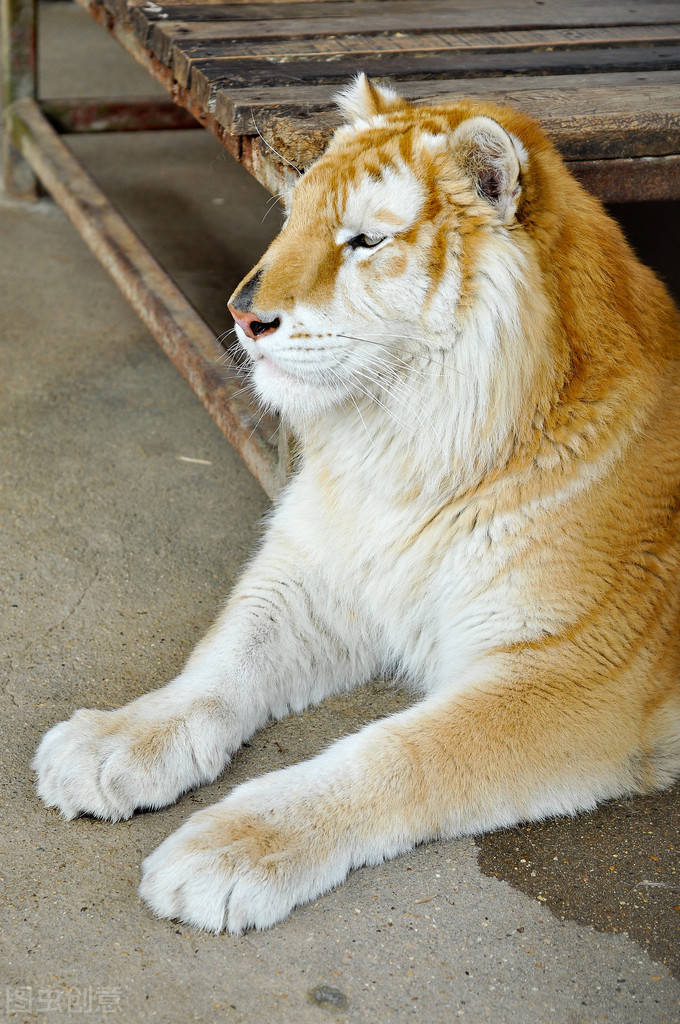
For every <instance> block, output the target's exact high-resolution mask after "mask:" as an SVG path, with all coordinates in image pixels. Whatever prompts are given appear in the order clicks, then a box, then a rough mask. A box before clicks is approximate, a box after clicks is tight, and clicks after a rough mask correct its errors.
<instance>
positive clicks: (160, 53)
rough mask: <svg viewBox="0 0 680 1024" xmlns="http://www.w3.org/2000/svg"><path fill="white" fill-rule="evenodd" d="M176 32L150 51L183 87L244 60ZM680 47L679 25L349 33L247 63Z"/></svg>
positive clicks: (280, 43)
mask: <svg viewBox="0 0 680 1024" xmlns="http://www.w3.org/2000/svg"><path fill="white" fill-rule="evenodd" d="M180 29H186V30H187V31H190V27H189V26H188V25H187V24H186V22H179V23H178V22H172V23H170V24H166V23H158V24H157V25H155V26H154V30H153V32H152V34H151V38H150V39H149V41H148V44H147V45H148V47H149V49H150V50H151V52H152V53H153V54H154V56H156V57H158V59H159V60H160V61H162V62H163V63H164V64H167V65H168V66H171V67H172V68H173V71H174V73H175V77H176V78H177V81H178V82H181V84H182V85H187V84H188V82H189V78H190V72H191V67H192V64H193V63H194V62H195V61H197V60H198V61H200V60H205V59H207V58H219V59H220V60H222V61H230V60H231V61H233V60H242V59H243V57H244V52H243V50H244V47H243V42H242V41H241V40H230V39H221V40H219V41H216V40H212V39H211V40H207V41H197V37H196V35H195V34H194V33H191V35H190V36H185V35H183V34H182V33H181V32H180ZM678 41H680V24H676V25H672V24H671V25H649V26H646V27H640V26H639V25H634V26H633V25H629V26H623V27H619V26H617V27H615V28H612V27H607V28H600V29H591V28H587V29H584V28H576V29H530V30H528V31H514V32H440V33H437V32H433V33H423V34H413V35H412V34H405V33H403V32H394V33H392V32H390V33H387V32H385V33H380V34H378V35H366V34H359V33H350V34H348V35H342V36H331V37H327V36H312V37H310V38H305V39H297V40H295V41H291V40H287V39H286V40H283V39H277V40H270V39H257V40H252V41H249V42H248V53H247V55H248V57H249V58H259V59H260V60H266V59H270V60H272V61H276V60H279V61H283V60H285V61H286V62H290V61H292V60H295V61H298V60H308V59H310V58H311V56H313V55H315V56H317V57H318V56H323V57H324V58H329V59H331V58H332V59H337V58H339V57H342V56H346V57H349V56H353V57H355V58H356V59H357V60H359V59H361V58H362V57H364V56H366V55H369V54H374V53H413V54H414V55H421V54H424V53H428V52H435V51H450V52H455V51H463V52H503V51H510V50H513V51H521V50H546V49H565V50H566V49H579V48H583V47H585V46H598V47H599V46H608V47H612V46H621V45H623V44H625V43H630V44H635V45H636V46H638V45H645V44H648V43H653V42H656V43H673V42H678Z"/></svg>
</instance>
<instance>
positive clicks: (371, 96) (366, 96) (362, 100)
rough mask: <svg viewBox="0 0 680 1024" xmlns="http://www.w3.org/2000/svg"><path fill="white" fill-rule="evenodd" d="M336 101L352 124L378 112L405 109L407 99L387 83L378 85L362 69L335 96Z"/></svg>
mask: <svg viewBox="0 0 680 1024" xmlns="http://www.w3.org/2000/svg"><path fill="white" fill-rule="evenodd" d="M335 102H336V103H337V105H338V106H339V108H340V110H341V112H342V114H343V115H344V116H345V118H346V120H347V121H348V122H349V123H350V124H355V123H356V122H357V121H367V120H368V119H369V118H371V117H375V116H376V115H377V114H386V113H388V111H392V110H400V109H404V108H406V107H407V106H408V103H407V102H406V100H404V99H402V98H401V96H400V95H399V94H398V93H396V92H395V91H394V89H390V88H389V87H388V86H386V85H376V84H375V82H371V80H370V79H369V78H368V77H367V75H365V74H364V72H363V71H361V72H360V73H359V74H358V75H357V76H356V78H354V79H352V81H351V83H350V84H349V85H348V86H347V88H346V89H343V90H342V91H341V92H339V93H338V94H337V95H336V96H335Z"/></svg>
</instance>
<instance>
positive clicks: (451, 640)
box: [33, 75, 680, 933]
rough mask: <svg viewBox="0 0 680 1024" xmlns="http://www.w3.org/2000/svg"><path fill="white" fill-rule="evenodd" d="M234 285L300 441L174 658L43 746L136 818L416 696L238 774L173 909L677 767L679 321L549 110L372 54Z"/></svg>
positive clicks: (157, 887) (197, 828)
mask: <svg viewBox="0 0 680 1024" xmlns="http://www.w3.org/2000/svg"><path fill="white" fill-rule="evenodd" d="M338 102H339V105H340V108H341V110H342V111H343V112H344V115H345V119H346V123H345V124H344V125H343V126H342V127H341V128H339V130H338V131H337V132H336V133H335V135H334V137H333V138H332V140H331V142H330V145H329V146H328V149H327V151H326V152H325V153H324V155H323V156H321V158H320V159H319V160H318V161H317V162H316V163H315V164H313V165H312V166H311V167H310V169H309V170H308V171H307V172H306V173H305V174H304V175H302V176H301V177H300V178H299V180H298V181H297V182H296V183H295V185H294V187H293V188H292V190H291V195H290V197H289V205H288V211H287V217H286V221H285V223H284V226H283V228H282V230H281V233H280V234H279V235H278V237H277V238H276V239H275V240H274V242H273V243H272V245H271V246H270V248H269V249H268V250H267V252H266V253H265V254H264V256H263V257H262V259H261V260H260V262H259V263H258V264H257V266H256V267H255V268H254V269H253V271H251V273H250V274H249V275H248V276H247V277H246V278H245V279H244V281H243V282H242V283H241V285H240V286H239V288H238V289H237V290H236V292H235V293H234V295H233V296H232V298H231V300H230V309H231V311H232V314H233V316H234V319H235V322H236V333H237V337H238V341H239V342H240V344H241V345H242V347H243V348H244V349H245V351H246V353H247V355H248V356H249V357H250V361H251V372H252V384H253V387H254V388H255V390H256V391H257V393H258V395H259V397H260V399H261V401H262V403H263V404H264V405H265V406H268V407H271V408H273V409H276V410H278V411H280V412H281V414H282V416H283V417H284V419H285V420H286V421H287V422H288V423H289V424H290V425H291V428H292V430H293V431H294V433H295V435H296V437H297V438H298V440H299V443H300V449H301V456H300V461H299V464H298V466H297V469H296V471H295V473H294V475H293V478H292V479H291V480H290V482H289V484H288V486H287V487H286V489H285V491H284V492H283V494H282V495H281V497H280V499H279V501H278V503H277V505H276V507H275V509H274V511H273V513H272V515H271V518H270V520H269V524H268V527H267V531H266V535H265V537H264V539H263V541H262V544H261V546H260V549H259V550H258V551H257V553H256V554H255V556H254V557H253V559H252V561H251V562H250V564H249V566H248V567H247V568H246V570H245V572H244V573H243V576H242V578H241V580H240V583H239V584H238V586H237V587H236V590H235V592H234V594H233V596H232V597H231V599H230V600H229V601H228V602H227V605H226V608H225V610H224V612H223V613H222V615H221V617H220V618H219V619H218V621H217V622H216V624H215V626H214V627H213V628H212V630H211V632H210V633H209V634H208V636H207V637H206V638H205V639H204V640H203V641H202V642H201V643H200V644H199V645H198V647H197V649H196V650H195V651H194V653H193V654H192V656H191V657H190V659H189V661H188V663H187V665H186V667H185V669H184V670H183V671H182V672H181V673H180V675H179V676H178V677H177V678H176V679H175V680H173V681H172V682H170V683H169V684H168V685H167V686H165V687H164V688H162V689H158V690H155V691H153V692H151V693H148V694H146V695H144V696H141V697H139V698H138V699H137V700H135V701H133V702H132V703H131V704H129V705H127V706H126V707H124V708H121V709H120V710H117V711H85V710H80V711H77V712H75V714H74V715H73V717H72V718H71V719H70V720H69V721H67V722H63V723H61V724H59V725H56V726H54V727H53V728H52V729H51V730H50V731H49V732H48V733H47V734H46V735H45V736H44V738H43V740H42V742H41V744H40V746H39V749H38V751H37V753H36V755H35V759H34V762H33V767H34V769H35V771H36V772H37V776H38V792H39V794H40V796H41V797H42V799H43V800H44V801H45V803H46V804H47V805H49V806H50V807H56V808H58V809H59V810H60V811H61V813H62V815H63V816H64V817H66V818H72V817H74V816H76V815H78V814H83V813H85V814H91V815H95V816H97V817H100V818H103V819H107V820H110V821H117V820H119V819H123V818H127V817H129V816H130V815H131V814H132V813H133V811H135V809H139V808H158V807H162V806H164V805H167V804H169V803H172V802H173V801H175V800H177V798H178V797H179V796H180V795H181V794H182V793H184V792H185V791H187V790H189V789H191V788H192V787H195V786H199V785H201V784H203V783H207V782H210V781H212V780H213V779H215V778H216V777H217V776H218V775H220V773H221V772H222V771H223V770H224V769H225V767H226V766H227V765H228V763H229V760H230V757H231V756H232V755H233V754H234V752H235V751H236V750H237V749H238V748H239V747H240V745H241V744H242V743H243V742H244V741H246V740H247V739H248V737H249V736H251V735H252V733H253V732H254V731H255V730H257V729H259V728H260V727H262V726H263V725H264V724H265V723H266V722H267V721H269V720H271V719H277V718H280V717H282V716H284V715H287V714H289V713H290V712H299V711H301V710H302V709H304V708H306V707H308V706H309V705H313V704H315V703H317V702H319V701H321V700H323V699H324V697H326V696H328V695H330V694H338V693H341V692H346V691H349V690H351V689H352V687H355V686H357V685H358V684H361V683H365V682H366V681H368V680H370V679H371V678H373V677H375V676H376V675H377V674H379V673H391V674H393V675H394V676H395V677H399V678H401V679H406V680H408V682H409V684H410V686H411V687H412V688H413V689H414V691H416V692H417V693H418V694H419V699H418V701H417V702H415V703H414V704H413V706H412V707H410V708H408V709H407V710H405V711H402V712H400V713H398V714H394V715H392V716H391V717H388V718H385V719H383V720H380V721H377V722H374V723H373V724H370V725H368V726H366V727H365V728H363V729H361V730H360V731H359V732H358V733H356V734H355V735H352V736H348V737H345V738H344V739H341V740H340V741H339V742H336V743H334V744H333V745H332V746H330V747H329V748H328V749H327V750H325V751H324V752H323V753H321V754H319V755H318V756H316V757H313V758H312V759H310V760H308V761H306V762H303V763H300V764H296V765H293V766H292V767H288V768H285V769H284V770H282V771H276V772H273V773H270V774H267V775H265V776H263V777H260V778H256V779H254V780H252V781H250V782H247V783H246V784H244V785H239V786H237V787H236V788H234V789H232V790H231V792H229V793H228V795H227V796H226V797H225V798H224V799H223V800H221V801H220V802H219V803H217V804H215V805H214V806H212V807H209V808H208V809H205V810H202V811H199V812H198V813H196V814H194V815H192V816H191V817H190V818H189V819H188V821H187V822H186V823H185V824H184V825H183V826H182V827H181V828H180V829H179V830H178V831H176V832H175V833H174V834H173V835H171V836H170V837H169V838H168V839H166V840H165V842H163V843H162V845H161V846H160V847H159V848H158V849H157V850H156V851H155V852H153V853H152V854H151V856H149V857H148V858H147V859H146V860H145V862H144V865H143V878H142V882H141V887H140V892H141V895H142V897H143V898H144V899H145V900H146V901H147V902H148V904H149V905H150V907H151V908H152V910H153V911H154V912H155V913H156V914H158V915H161V916H166V917H169V918H178V919H181V920H182V921H185V922H188V923H190V924H192V925H194V926H197V927H199V928H205V929H209V930H213V931H215V932H219V931H222V930H227V931H229V932H232V933H240V932H242V931H244V930H245V929H248V928H266V927H269V926H270V925H273V924H274V923H276V922H277V921H280V920H281V919H282V918H285V917H286V915H287V914H288V913H289V912H290V911H291V910H292V909H293V908H294V907H295V906H297V905H299V904H303V903H306V902H308V901H310V900H314V899H316V898H317V897H318V896H320V895H321V894H322V893H324V892H326V891H327V890H329V889H330V888H331V887H333V886H336V885H338V884H339V883H340V882H342V881H343V880H344V879H345V877H346V876H347V874H348V872H349V871H350V870H352V869H353V868H359V867H360V866H361V865H364V864H375V863H377V862H380V861H383V860H385V859H386V858H391V857H394V856H396V855H397V854H400V853H403V852H404V851H407V850H410V849H411V848H412V847H414V846H415V845H416V844H418V843H422V842H425V841H428V840H433V839H442V838H447V839H455V837H457V836H463V835H466V834H470V833H479V832H483V831H487V830H492V829H498V828H502V827H504V826H510V825H514V824H517V823H519V822H525V821H531V820H536V819H540V818H543V817H546V816H549V815H550V816H552V815H562V814H565V815H573V814H576V813H577V812H579V811H582V810H586V809H589V808H592V807H593V806H594V805H595V804H596V803H597V802H598V801H601V800H607V799H611V798H613V797H622V796H624V795H627V794H635V793H646V792H649V791H650V790H654V789H660V788H663V787H666V786H668V785H670V784H671V783H672V782H673V781H674V780H675V779H677V778H678V776H679V775H680V573H679V568H680V566H679V562H680V515H679V496H680V374H679V372H678V362H679V360H678V355H679V347H678V340H679V338H680V330H679V320H678V314H677V311H676V309H675V308H674V306H673V304H672V302H671V300H670V298H669V296H668V294H667V292H666V290H665V289H664V287H663V285H662V284H661V283H660V282H659V281H658V280H657V279H656V278H655V276H654V275H653V273H652V272H651V271H650V270H648V269H646V268H645V267H643V266H642V265H641V264H640V263H639V262H638V261H637V259H636V258H635V256H634V254H633V253H632V251H631V249H630V248H629V247H628V245H627V243H626V241H625V240H624V238H623V236H622V234H621V231H620V230H619V228H618V227H617V225H616V224H615V223H614V222H613V221H612V220H611V219H610V218H609V217H608V216H607V215H606V213H605V212H604V210H603V208H602V206H601V205H600V203H599V202H598V201H597V200H596V199H594V198H593V197H592V196H590V195H588V194H587V193H586V192H585V191H584V190H583V189H582V188H581V187H580V186H579V184H578V183H577V182H576V181H575V180H574V179H573V178H572V177H571V175H570V173H569V172H568V170H567V169H566V167H565V166H564V164H563V162H562V160H561V159H560V157H559V155H558V154H557V152H556V150H555V148H554V147H553V145H552V144H551V143H550V142H549V141H548V140H547V139H546V137H545V136H544V135H543V134H542V132H541V130H540V129H539V127H538V126H537V125H536V123H535V122H533V121H532V120H530V119H529V118H527V117H525V116H524V115H523V114H520V113H518V112H516V111H514V110H508V109H501V108H496V107H493V106H490V105H487V104H477V103H470V102H461V103H457V104H455V105H442V106H432V107H422V106H420V107H414V106H411V105H410V104H409V103H407V102H406V101H405V100H403V99H401V98H400V97H399V96H398V95H397V94H396V93H395V92H393V91H392V90H390V89H387V88H383V87H378V86H376V85H375V84H372V83H370V82H369V81H368V79H366V77H365V76H363V75H362V76H359V77H358V78H357V79H356V80H355V81H354V82H353V83H352V84H351V85H350V86H349V87H348V88H347V89H346V90H345V91H344V92H343V93H341V94H340V96H339V99H338Z"/></svg>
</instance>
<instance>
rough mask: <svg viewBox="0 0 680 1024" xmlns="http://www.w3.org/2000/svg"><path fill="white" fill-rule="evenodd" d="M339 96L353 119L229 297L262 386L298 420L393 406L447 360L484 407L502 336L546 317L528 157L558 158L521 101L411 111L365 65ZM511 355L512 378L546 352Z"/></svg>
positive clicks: (454, 381) (505, 340) (468, 396)
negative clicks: (512, 105) (509, 105)
mask: <svg viewBox="0 0 680 1024" xmlns="http://www.w3.org/2000/svg"><path fill="white" fill-rule="evenodd" d="M338 103H339V106H340V108H341V110H342V111H343V113H344V115H345V118H346V121H347V123H346V124H344V125H343V126H342V127H340V128H339V129H338V130H337V131H336V132H335V135H334V136H333V138H332V140H331V142H330V145H329V146H328V148H327V150H326V151H325V153H324V154H323V155H322V156H321V157H320V158H319V159H318V160H317V161H316V162H315V163H314V164H313V165H312V166H311V167H310V168H309V170H308V171H307V172H306V173H305V174H303V175H302V176H301V177H300V178H299V179H298V180H297V182H296V184H295V186H294V187H293V189H292V191H291V194H290V196H289V199H288V205H287V216H286V220H285V223H284V226H283V228H282V230H281V232H280V234H279V235H278V236H277V238H276V239H275V240H274V241H273V242H272V244H271V245H270V247H269V248H268V249H267V251H266V252H265V254H264V255H263V257H262V258H261V260H260V261H259V263H258V264H257V265H256V266H255V267H254V268H253V270H252V271H251V272H250V273H249V274H248V275H247V276H246V277H245V278H244V280H243V281H242V282H241V284H240V285H239V286H238V287H237V289H236V290H235V292H234V293H233V295H232V296H231V299H230V300H229V309H230V311H231V313H232V315H233V317H234V320H235V323H236V334H237V337H238V341H239V342H240V344H241V346H242V347H243V348H244V349H245V351H246V352H247V354H248V356H249V357H250V359H251V360H252V374H253V384H254V387H255V390H256V392H257V394H258V396H259V398H260V400H261V401H262V402H263V403H264V404H265V405H266V406H268V407H270V408H274V409H276V410H278V411H280V412H282V414H283V415H284V416H285V417H286V418H287V419H288V420H289V422H291V423H292V425H293V427H294V428H296V427H297V428H301V427H302V426H304V424H305V423H307V422H309V421H310V420H312V421H313V420H314V419H315V418H316V419H317V420H318V418H319V417H320V416H323V415H324V413H326V412H327V411H328V410H330V409H332V408H336V409H337V408H339V407H343V406H346V407H348V408H349V407H350V406H351V405H352V404H353V405H354V406H356V407H357V408H359V409H360V408H361V403H362V402H363V403H368V404H371V400H373V399H374V400H375V401H377V402H378V403H379V404H381V403H382V404H383V405H386V404H388V403H389V402H390V401H392V402H393V403H394V402H396V401H397V399H396V395H397V394H398V385H399V380H400V378H404V379H406V378H409V383H410V385H411V392H413V391H416V390H417V388H415V383H416V382H420V384H421V386H426V387H427V386H430V387H433V386H435V385H434V383H433V382H434V379H435V377H434V373H435V370H434V368H438V369H437V373H438V374H439V375H441V367H442V366H443V367H444V368H445V371H444V372H445V373H446V375H447V376H448V379H449V383H450V384H451V385H452V386H453V387H454V388H455V387H456V386H458V387H459V385H460V384H461V382H464V388H465V395H459V396H458V402H459V404H460V406H461V407H462V406H464V405H465V403H467V417H468V419H469V418H470V417H472V418H475V417H478V416H479V415H480V414H481V413H482V411H483V410H482V409H481V406H482V405H484V406H488V404H489V401H490V400H491V399H490V393H489V389H491V390H493V389H494V387H496V390H497V391H498V388H499V385H497V384H494V374H495V373H496V371H497V368H498V364H499V360H500V361H502V359H503V352H501V351H500V349H502V347H503V346H504V345H505V346H506V349H508V347H509V346H510V345H511V344H514V342H511V341H509V335H513V337H514V335H517V334H518V332H519V333H522V332H523V324H529V321H530V322H531V326H530V327H527V329H528V330H529V332H530V333H531V331H533V332H534V333H535V332H536V329H537V327H538V328H539V329H540V324H541V323H542V321H543V319H544V318H545V316H546V315H547V311H546V303H545V302H544V301H543V299H542V298H541V296H542V295H543V292H542V290H541V288H540V287H535V285H536V279H537V276H540V269H539V268H538V263H537V256H536V252H535V244H534V241H535V238H534V236H535V235H536V234H537V233H539V232H540V230H542V225H541V223H540V222H539V221H540V218H538V217H537V214H536V211H537V203H536V193H537V189H538V188H540V177H541V168H540V166H535V164H536V161H537V160H538V161H539V163H540V159H539V158H540V155H541V154H543V156H544V157H545V158H546V159H548V160H550V159H553V160H554V161H556V165H559V163H560V162H559V158H558V157H557V156H556V154H555V153H554V150H553V149H552V146H551V145H550V143H549V142H548V141H547V140H546V139H545V138H544V136H543V135H542V133H541V132H540V130H539V129H538V128H537V126H536V125H535V124H534V122H532V121H531V120H530V119H528V118H526V117H524V116H523V115H521V114H518V113H516V112H514V111H508V110H497V109H496V108H494V107H490V106H488V105H479V104H474V103H471V102H463V103H460V104H456V105H449V106H441V107H415V106H413V105H411V104H410V103H408V102H406V101H405V100H403V99H402V98H400V97H399V96H398V95H397V94H396V93H395V92H393V91H392V90H391V89H388V88H384V87H381V86H377V85H375V84H373V83H371V82H369V80H368V79H367V78H366V77H365V76H364V75H360V76H359V77H358V78H357V79H356V80H355V81H354V82H353V83H352V85H351V86H350V87H349V88H348V89H347V90H346V91H345V92H343V93H341V94H340V96H339V97H338ZM548 220H549V218H548V219H547V220H546V217H545V216H544V217H543V228H545V226H546V224H547V223H548ZM532 296H533V298H532ZM523 344H524V345H525V347H526V343H525V342H523ZM529 348H530V346H529ZM505 357H506V358H509V359H510V362H511V364H512V365H511V366H510V367H509V368H508V372H509V373H510V375H511V376H512V374H513V373H514V374H515V376H518V375H520V374H525V372H527V373H528V372H532V373H533V369H532V367H533V363H535V362H536V361H537V360H538V361H539V362H540V359H541V357H540V354H539V353H537V352H536V351H534V352H533V353H532V352H529V351H527V352H524V351H519V350H516V351H513V352H509V351H506V352H505ZM529 363H531V364H532V367H530V366H529V365H528V364H529ZM534 369H535V368H534ZM428 374H430V377H429V385H428V383H427V381H428ZM423 382H425V383H424V384H423ZM436 386H437V387H440V388H441V384H440V383H437V385H436ZM381 389H382V390H381ZM503 389H505V390H507V381H504V383H503ZM459 390H460V387H459ZM401 393H402V395H403V394H404V388H402V391H401ZM502 401H505V402H506V404H507V401H508V398H507V395H506V396H505V397H504V398H503V399H502ZM373 407H375V402H373ZM487 411H488V410H487ZM402 413H403V410H402ZM509 415H511V416H512V411H511V410H510V412H509ZM397 418H399V415H398V412H397V413H395V419H397ZM402 418H403V417H402ZM408 418H409V419H410V420H411V421H412V422H414V420H413V417H412V416H409V417H408Z"/></svg>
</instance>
